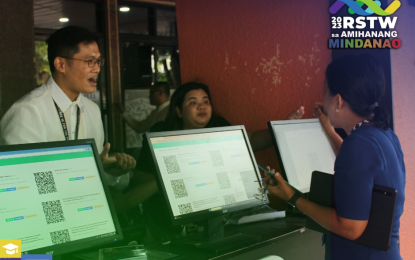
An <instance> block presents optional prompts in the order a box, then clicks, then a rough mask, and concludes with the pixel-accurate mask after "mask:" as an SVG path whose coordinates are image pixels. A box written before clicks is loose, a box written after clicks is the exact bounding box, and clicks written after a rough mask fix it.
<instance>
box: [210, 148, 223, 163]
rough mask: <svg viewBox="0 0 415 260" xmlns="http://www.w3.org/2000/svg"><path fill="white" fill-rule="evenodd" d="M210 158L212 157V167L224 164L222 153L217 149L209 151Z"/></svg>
mask: <svg viewBox="0 0 415 260" xmlns="http://www.w3.org/2000/svg"><path fill="white" fill-rule="evenodd" d="M209 153H210V158H211V159H212V164H213V167H219V166H224V164H223V159H222V154H221V153H220V151H219V150H215V151H210V152H209Z"/></svg>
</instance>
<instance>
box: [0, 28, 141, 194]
mask: <svg viewBox="0 0 415 260" xmlns="http://www.w3.org/2000/svg"><path fill="white" fill-rule="evenodd" d="M97 40H98V39H97V37H96V36H95V35H94V34H93V33H92V32H90V31H89V30H87V29H85V28H81V27H77V26H69V27H65V28H63V29H60V30H57V31H56V32H55V33H53V34H52V35H51V36H50V37H49V38H48V40H47V43H48V59H49V65H50V69H51V72H52V77H50V79H49V80H48V81H47V82H46V83H45V84H43V85H42V86H41V87H39V88H37V89H35V90H33V91H32V92H30V93H29V94H27V95H26V96H24V97H22V98H21V99H20V100H18V101H17V102H16V103H14V104H13V106H12V107H11V108H10V109H9V110H8V111H7V113H6V114H5V115H4V117H3V118H2V120H1V122H0V126H1V136H0V144H22V143H35V142H51V141H62V140H75V139H84V138H94V139H95V142H96V144H97V148H98V151H99V153H101V161H102V163H103V165H104V169H105V172H106V173H107V179H108V182H109V184H110V185H111V186H116V187H117V188H119V189H122V188H124V187H126V186H127V185H128V181H129V171H130V170H131V169H133V168H134V167H135V163H136V162H135V160H134V158H132V157H131V156H129V155H126V154H123V153H116V154H114V155H112V156H108V152H109V149H110V144H109V143H107V144H105V146H103V145H104V129H103V125H102V120H101V112H100V109H99V107H98V106H97V105H96V104H95V103H94V102H92V101H90V100H89V99H87V98H85V97H84V96H83V95H81V93H88V94H90V93H93V92H95V91H96V88H97V79H98V74H99V72H100V66H102V65H103V64H104V59H103V58H102V57H101V53H100V52H99V49H98V44H97Z"/></svg>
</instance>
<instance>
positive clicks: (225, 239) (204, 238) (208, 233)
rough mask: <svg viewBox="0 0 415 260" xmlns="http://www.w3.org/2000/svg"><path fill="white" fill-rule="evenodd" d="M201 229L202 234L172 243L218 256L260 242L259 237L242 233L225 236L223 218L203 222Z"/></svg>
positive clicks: (192, 235)
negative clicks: (202, 230) (202, 229)
mask: <svg viewBox="0 0 415 260" xmlns="http://www.w3.org/2000/svg"><path fill="white" fill-rule="evenodd" d="M203 228H204V232H203V233H202V232H200V233H196V234H191V235H189V236H186V237H184V238H181V239H177V240H175V241H174V245H177V246H181V247H182V246H183V247H192V248H197V249H202V250H205V251H209V252H212V253H216V254H218V253H223V252H231V251H233V250H236V249H241V248H243V247H246V246H251V245H253V244H255V243H256V242H259V241H260V240H261V237H260V236H255V235H246V234H242V233H239V234H234V235H228V236H225V232H224V221H223V216H218V217H213V218H210V219H208V220H205V221H204V222H203Z"/></svg>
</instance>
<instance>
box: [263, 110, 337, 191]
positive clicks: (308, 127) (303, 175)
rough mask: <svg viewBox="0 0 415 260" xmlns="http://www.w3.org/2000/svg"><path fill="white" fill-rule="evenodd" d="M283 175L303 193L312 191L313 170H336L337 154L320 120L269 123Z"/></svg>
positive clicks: (332, 171) (330, 171) (327, 171)
mask: <svg viewBox="0 0 415 260" xmlns="http://www.w3.org/2000/svg"><path fill="white" fill-rule="evenodd" d="M268 128H269V130H270V133H271V136H272V137H273V140H274V147H275V150H276V152H277V155H278V161H279V164H280V167H281V171H282V175H283V176H284V178H285V179H286V180H287V181H288V183H290V184H291V185H292V186H294V187H295V188H296V189H298V190H300V191H301V192H309V191H310V183H311V173H312V172H313V171H321V172H326V173H331V174H333V173H334V161H335V159H336V156H335V155H334V152H333V149H332V147H331V145H330V142H329V140H328V139H327V136H326V135H325V133H324V130H323V129H322V127H321V125H320V122H319V120H318V119H316V118H314V119H299V120H281V121H271V122H268Z"/></svg>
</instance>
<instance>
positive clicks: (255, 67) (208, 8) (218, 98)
mask: <svg viewBox="0 0 415 260" xmlns="http://www.w3.org/2000/svg"><path fill="white" fill-rule="evenodd" d="M321 10H328V2H327V3H325V4H322V5H318V6H317V5H315V3H314V1H311V0H307V1H302V4H301V5H299V4H296V3H295V2H293V1H289V0H279V1H275V0H261V1H254V0H232V1H222V0H209V1H193V0H177V2H176V13H177V28H178V36H179V49H180V62H181V64H180V65H181V67H180V69H181V72H182V82H187V81H198V82H202V83H205V84H207V85H208V86H209V87H210V89H211V92H212V97H213V98H212V99H213V104H214V107H215V108H216V109H217V111H218V112H219V113H220V114H221V115H222V116H224V117H225V118H226V119H227V120H228V121H230V122H231V123H232V124H234V125H245V127H246V129H247V130H249V131H255V130H259V129H265V128H267V124H266V123H267V121H271V120H280V119H285V117H286V116H287V115H288V114H289V113H290V112H292V111H294V109H296V108H298V107H299V106H300V105H303V106H304V107H305V109H306V114H305V118H310V117H312V107H313V104H314V102H315V101H320V100H321V99H322V96H323V81H324V71H325V68H326V66H327V64H328V63H329V62H331V53H330V51H329V50H328V48H327V39H328V35H329V33H330V19H329V13H328V12H322V11H321ZM256 159H257V161H258V162H260V163H263V164H265V165H270V166H272V167H277V157H276V155H275V151H274V149H273V148H269V149H267V150H265V151H261V152H258V153H256Z"/></svg>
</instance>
